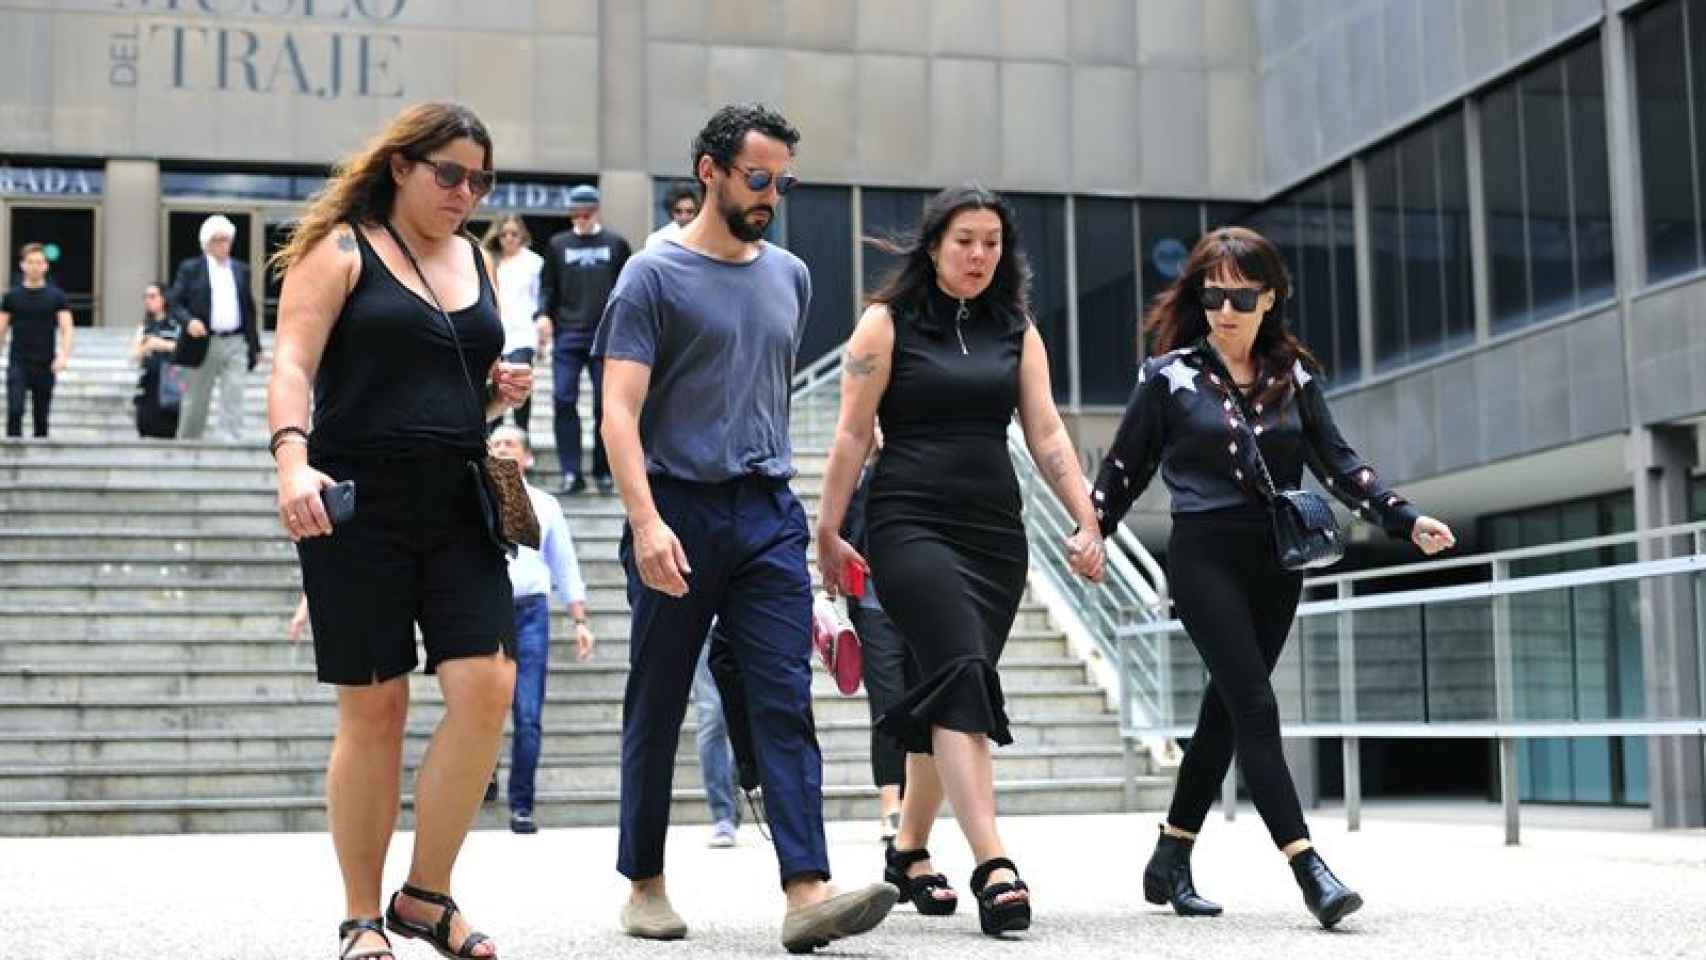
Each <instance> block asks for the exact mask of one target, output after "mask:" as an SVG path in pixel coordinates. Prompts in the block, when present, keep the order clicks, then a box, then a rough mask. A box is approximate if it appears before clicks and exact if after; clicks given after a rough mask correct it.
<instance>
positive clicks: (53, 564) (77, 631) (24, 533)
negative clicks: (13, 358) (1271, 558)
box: [0, 331, 1167, 836]
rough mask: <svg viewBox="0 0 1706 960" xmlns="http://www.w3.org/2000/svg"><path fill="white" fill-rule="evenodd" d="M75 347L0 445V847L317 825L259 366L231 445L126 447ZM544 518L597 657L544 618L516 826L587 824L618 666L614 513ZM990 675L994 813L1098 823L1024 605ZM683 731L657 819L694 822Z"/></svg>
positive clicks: (316, 742)
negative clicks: (45, 420)
mask: <svg viewBox="0 0 1706 960" xmlns="http://www.w3.org/2000/svg"><path fill="white" fill-rule="evenodd" d="M80 333H81V334H82V335H81V336H80V338H79V342H78V349H77V353H76V360H75V362H74V365H73V367H72V368H71V369H70V370H69V371H68V372H67V373H66V375H65V376H64V377H62V379H61V382H60V385H59V387H58V390H57V391H56V396H55V399H54V417H53V424H52V433H53V437H52V438H51V439H49V440H45V441H36V440H23V441H0V835H14V836H16V835H67V834H115V833H172V832H226V831H281V830H316V829H321V828H322V827H323V826H324V802H323V799H322V797H323V790H324V766H325V759H326V755H327V753H328V751H329V749H330V745H331V738H332V730H333V723H334V717H335V707H334V696H333V691H332V690H331V689H330V688H328V687H324V686H321V685H320V684H318V683H316V681H315V679H314V675H313V654H312V649H311V647H310V646H309V645H308V644H306V643H304V644H302V645H300V646H292V645H291V644H289V643H287V642H286V640H285V624H286V621H287V620H288V618H289V616H290V613H291V611H292V609H293V608H294V605H295V602H296V598H297V596H298V592H299V577H298V572H297V566H296V559H295V553H294V550H293V548H292V547H291V545H290V544H289V542H288V541H286V540H284V539H283V538H282V536H281V535H280V533H279V529H278V526H277V522H276V519H275V516H274V513H273V490H274V487H273V472H272V468H271V465H270V461H269V459H268V457H267V454H266V452H265V450H264V449H259V447H260V445H261V443H262V438H263V435H264V432H265V429H264V426H263V425H262V423H261V419H260V417H261V411H262V409H263V399H262V390H263V387H264V382H265V381H264V374H265V370H264V369H263V370H261V371H257V373H256V374H255V375H254V377H253V381H252V384H251V387H250V400H251V405H250V407H249V410H250V414H251V421H250V422H251V424H252V430H251V432H252V433H253V434H254V435H255V437H256V442H255V443H254V444H252V445H244V446H234V445H227V444H218V443H177V442H172V441H144V440H139V439H136V437H135V431H134V429H133V426H132V423H133V421H132V407H131V404H130V391H131V387H132V385H133V384H134V382H135V372H134V368H133V367H132V365H131V364H130V363H129V361H128V360H127V359H126V358H125V357H124V349H125V346H126V344H127V341H126V340H124V339H121V338H119V337H116V336H114V335H112V334H110V333H106V332H104V331H80ZM541 373H542V374H543V377H542V382H541V383H540V384H539V392H540V395H541V396H544V397H549V395H550V393H549V390H550V383H549V371H548V370H543V371H541ZM535 418H536V421H535V424H534V429H533V435H534V438H535V440H536V441H537V442H538V445H539V447H540V450H539V458H538V459H539V463H538V466H537V469H536V471H535V476H534V478H533V479H534V482H536V483H539V484H541V485H542V486H544V487H546V488H547V489H554V488H555V486H556V484H557V482H558V480H559V474H558V470H557V462H556V456H555V451H554V449H553V446H554V445H553V443H552V441H551V431H550V410H549V403H548V402H547V403H544V404H538V405H536V409H535ZM824 460H825V456H824V453H823V451H822V450H821V448H820V449H816V450H812V449H805V450H802V451H800V452H799V455H798V457H797V462H798V465H799V467H800V469H801V476H800V478H799V480H798V481H797V482H796V485H795V486H796V489H797V490H798V491H800V493H801V495H802V498H803V499H804V500H805V502H806V505H807V508H808V509H809V510H813V509H815V507H816V502H817V492H818V489H819V486H820V483H821V477H822V470H823V467H824ZM564 506H565V509H566V512H567V515H568V518H569V522H570V527H571V529H572V530H573V532H574V536H575V540H576V543H577V546H578V547H579V552H580V559H581V564H582V569H583V572H584V573H585V575H586V579H587V582H588V587H589V597H588V602H589V608H590V615H591V618H592V626H593V629H594V630H595V632H596V633H597V634H598V637H599V648H598V654H597V656H596V658H595V659H594V660H593V661H592V662H590V663H585V664H582V663H576V662H575V661H574V658H573V656H572V652H571V649H570V645H569V644H568V643H567V642H565V638H568V637H569V636H571V631H570V629H569V627H568V624H567V622H566V616H565V615H564V614H563V613H561V612H558V613H556V614H555V615H554V616H555V618H556V620H555V622H554V624H553V629H552V636H553V639H554V641H555V642H554V644H553V659H552V668H551V677H550V680H549V682H548V686H547V689H548V690H549V694H548V697H547V703H546V709H545V739H544V750H543V753H544V757H543V760H542V762H541V768H540V771H539V798H538V806H537V809H536V816H537V817H538V819H539V821H540V823H541V824H543V825H546V826H567V825H583V824H585V825H591V824H611V823H614V822H615V819H616V801H617V757H618V752H619V741H620V729H621V710H622V689H623V684H624V682H625V679H626V672H627V656H628V645H627V632H628V612H627V604H626V601H625V598H624V591H623V577H622V572H621V569H620V566H619V564H618V563H617V561H616V545H617V540H618V537H619V535H620V531H621V524H622V517H621V510H620V505H619V503H618V502H617V501H616V500H615V498H604V497H597V496H587V497H578V498H565V500H564ZM1002 672H1003V677H1004V681H1005V684H1006V687H1007V693H1008V698H1009V710H1010V713H1011V715H1012V716H1013V718H1014V720H1015V721H1016V722H1015V724H1014V730H1013V733H1014V737H1015V739H1016V741H1017V743H1016V745H1015V746H1014V747H1012V748H1008V749H1005V750H1001V751H999V752H998V757H999V760H998V764H997V767H996V776H997V779H998V781H999V784H998V794H999V803H1000V808H1001V810H1002V812H1004V813H1064V812H1090V811H1112V810H1118V809H1121V808H1122V805H1123V783H1122V779H1121V778H1122V775H1123V772H1124V764H1123V760H1122V754H1121V746H1120V741H1119V738H1118V734H1117V730H1116V722H1115V717H1114V715H1113V714H1112V713H1111V712H1109V710H1108V707H1107V702H1106V698H1105V696H1104V694H1103V692H1102V691H1101V690H1099V689H1098V688H1096V687H1095V686H1093V685H1092V684H1091V683H1090V681H1089V680H1088V678H1087V674H1086V671H1085V669H1084V666H1083V665H1082V663H1081V662H1080V661H1079V660H1077V659H1076V658H1075V657H1074V656H1072V654H1071V653H1070V652H1069V650H1068V648H1067V645H1066V642H1065V639H1064V637H1063V636H1062V634H1061V633H1060V631H1059V630H1058V629H1056V628H1055V627H1054V626H1053V625H1052V623H1051V622H1050V619H1049V617H1048V615H1047V612H1046V610H1045V609H1044V608H1043V607H1042V606H1041V605H1040V604H1039V603H1037V602H1036V601H1035V600H1034V599H1030V598H1027V601H1026V603H1025V605H1024V607H1023V608H1022V610H1021V613H1020V615H1019V620H1018V623H1017V625H1016V627H1015V632H1014V635H1013V637H1012V640H1011V642H1010V643H1009V644H1008V647H1007V654H1006V659H1005V662H1004V664H1003V671H1002ZM816 681H817V686H816V694H817V696H816V702H815V707H814V709H815V713H816V718H817V725H818V735H819V738H820V740H821V742H822V746H823V751H824V766H825V769H824V784H825V804H826V808H827V809H826V815H827V816H828V817H831V818H852V817H857V818H874V817H875V813H876V801H875V797H876V793H875V790H874V788H872V787H871V785H870V765H869V760H868V744H869V735H870V725H869V710H868V705H867V702H866V700H865V698H864V696H863V693H861V694H860V695H858V696H855V697H842V696H840V695H838V694H837V693H835V692H834V689H833V686H832V684H831V683H830V682H829V679H828V678H827V677H826V676H823V675H822V674H821V673H820V674H819V676H818V677H817V678H816ZM410 682H411V685H412V689H411V696H412V704H413V705H412V708H411V713H410V721H409V731H408V740H407V748H406V760H407V764H408V766H409V767H410V770H411V772H412V770H413V767H414V764H415V763H416V761H417V759H418V758H419V756H420V755H421V753H422V751H423V749H424V747H425V744H426V741H427V738H428V736H429V735H430V733H431V730H432V726H433V724H434V723H435V722H436V721H437V719H438V716H439V715H440V712H441V710H442V698H441V696H440V694H439V691H438V687H437V684H436V683H435V682H433V681H432V680H431V678H427V677H424V676H421V675H416V676H415V677H414V678H412V679H411V681H410ZM691 717H692V711H689V725H688V729H687V730H685V731H684V732H683V736H682V740H681V749H680V754H679V762H678V767H677V772H676V794H675V802H674V808H673V813H672V816H673V817H674V819H675V820H676V821H677V822H698V821H703V820H705V819H706V816H707V811H706V809H705V805H704V802H703V793H702V791H701V789H700V780H699V769H698V762H697V759H696V756H695V754H694V751H693V731H692V729H691V726H692V724H691ZM504 758H505V760H504V762H505V763H506V764H507V758H508V749H507V744H506V747H505V751H504ZM1138 763H1139V767H1140V769H1139V772H1140V773H1141V774H1143V776H1141V777H1140V779H1139V781H1138V782H1139V786H1140V791H1139V799H1140V803H1141V804H1142V805H1144V806H1154V805H1159V804H1160V803H1162V802H1163V801H1164V793H1165V790H1166V789H1167V783H1166V781H1165V780H1164V779H1163V778H1160V777H1155V776H1151V775H1149V772H1150V771H1149V767H1148V762H1147V760H1146V759H1145V758H1143V757H1141V756H1139V758H1138ZM412 779H413V778H412V777H410V778H409V779H408V780H407V781H405V782H406V783H412ZM408 818H409V802H408V800H407V799H405V821H407V820H408ZM503 822H504V817H503V814H502V811H501V805H493V806H489V807H488V808H487V809H486V811H485V812H484V813H483V815H482V820H481V823H482V825H483V826H487V827H491V826H498V825H500V824H501V823H503Z"/></svg>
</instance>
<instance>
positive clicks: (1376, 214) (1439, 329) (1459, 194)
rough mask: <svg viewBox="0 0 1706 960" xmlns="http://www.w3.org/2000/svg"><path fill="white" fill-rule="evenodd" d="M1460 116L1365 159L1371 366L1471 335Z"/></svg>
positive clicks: (1414, 356) (1412, 357)
mask: <svg viewBox="0 0 1706 960" xmlns="http://www.w3.org/2000/svg"><path fill="white" fill-rule="evenodd" d="M1466 163H1467V160H1466V153H1465V145H1464V138H1463V114H1462V113H1461V112H1459V111H1453V112H1451V113H1448V114H1446V115H1444V116H1442V117H1440V118H1438V119H1436V120H1432V121H1429V122H1428V123H1426V124H1424V125H1422V126H1421V127H1418V128H1416V129H1415V130H1412V131H1410V132H1409V133H1407V134H1405V135H1404V136H1403V137H1401V138H1399V139H1398V140H1396V141H1394V142H1393V143H1391V144H1388V145H1387V146H1385V147H1382V148H1380V149H1378V150H1375V151H1374V152H1372V153H1371V154H1369V157H1368V167H1367V173H1368V190H1369V208H1370V209H1369V213H1370V218H1369V223H1370V228H1371V229H1370V234H1371V240H1372V243H1373V251H1372V252H1373V260H1374V294H1375V296H1374V302H1375V321H1374V330H1375V365H1376V367H1378V368H1381V369H1387V368H1391V367H1395V366H1399V365H1402V364H1404V363H1410V362H1414V361H1416V360H1421V359H1423V358H1426V357H1429V356H1432V355H1434V354H1438V353H1440V352H1442V351H1444V350H1446V349H1448V348H1449V347H1452V346H1454V345H1457V344H1459V343H1463V342H1467V341H1468V340H1469V339H1470V337H1471V336H1472V335H1473V330H1474V317H1473V312H1472V311H1471V310H1470V307H1469V304H1470V289H1469V288H1470V282H1469V266H1468V264H1469V251H1468V244H1467V242H1466V240H1465V235H1464V230H1463V228H1462V226H1461V225H1462V224H1463V223H1464V222H1465V221H1466V220H1467V218H1468V209H1469V198H1468V189H1467V174H1466Z"/></svg>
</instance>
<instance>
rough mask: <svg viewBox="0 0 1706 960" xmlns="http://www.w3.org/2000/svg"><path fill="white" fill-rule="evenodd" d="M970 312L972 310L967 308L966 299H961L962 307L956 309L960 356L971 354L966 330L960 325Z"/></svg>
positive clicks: (955, 319) (955, 324)
mask: <svg viewBox="0 0 1706 960" xmlns="http://www.w3.org/2000/svg"><path fill="white" fill-rule="evenodd" d="M970 313H971V311H970V310H968V309H966V302H965V301H964V300H961V301H960V308H959V309H958V310H955V311H954V333H955V334H956V335H958V336H959V338H960V356H962V357H969V356H971V351H970V350H967V349H966V332H965V330H963V329H961V327H960V322H961V321H963V320H964V319H965V318H966V316H967V315H968V314H970Z"/></svg>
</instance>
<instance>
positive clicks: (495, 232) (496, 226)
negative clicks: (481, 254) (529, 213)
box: [480, 213, 533, 263]
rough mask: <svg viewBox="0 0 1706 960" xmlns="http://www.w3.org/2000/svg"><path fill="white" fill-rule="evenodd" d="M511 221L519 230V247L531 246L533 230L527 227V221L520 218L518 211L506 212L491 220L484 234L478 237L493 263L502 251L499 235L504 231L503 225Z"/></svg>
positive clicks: (507, 224)
mask: <svg viewBox="0 0 1706 960" xmlns="http://www.w3.org/2000/svg"><path fill="white" fill-rule="evenodd" d="M512 223H513V224H515V228H516V229H517V230H520V231H521V249H523V250H526V249H527V248H528V247H531V246H533V231H531V230H529V229H527V221H526V220H523V219H521V214H519V213H506V214H504V215H503V216H501V217H499V218H497V219H496V220H493V221H492V225H491V226H490V227H488V228H486V235H485V236H484V237H482V238H481V239H480V246H482V247H485V248H486V252H487V253H489V254H491V255H492V261H493V262H494V263H495V262H497V259H498V258H499V257H501V256H503V252H504V245H503V240H502V238H501V237H500V236H499V235H500V234H502V233H503V232H504V227H507V226H509V225H510V224H512Z"/></svg>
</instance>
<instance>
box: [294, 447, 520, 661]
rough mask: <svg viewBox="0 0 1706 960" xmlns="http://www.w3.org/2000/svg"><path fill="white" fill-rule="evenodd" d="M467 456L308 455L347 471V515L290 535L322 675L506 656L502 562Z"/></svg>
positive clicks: (507, 611) (333, 472)
mask: <svg viewBox="0 0 1706 960" xmlns="http://www.w3.org/2000/svg"><path fill="white" fill-rule="evenodd" d="M468 463H469V460H468V458H467V457H466V456H463V455H458V454H450V453H437V454H430V455H421V456H411V457H405V458H388V459H385V460H359V461H357V460H344V461H323V460H318V459H317V460H315V461H314V467H315V469H318V470H320V471H322V472H324V473H326V474H328V475H330V476H331V477H332V479H334V480H354V481H355V486H356V491H355V516H354V518H353V519H351V520H349V521H348V522H346V523H343V524H340V525H339V526H338V527H337V529H335V530H334V531H333V532H332V534H331V536H327V537H313V538H310V539H307V540H303V541H302V542H301V543H299V544H297V547H296V554H297V557H298V558H299V559H300V560H301V562H302V588H303V591H304V592H306V593H307V595H308V616H309V620H310V622H311V623H312V624H313V626H314V660H315V664H316V666H317V668H318V673H319V677H320V681H321V682H322V683H336V684H346V685H365V684H370V683H377V682H379V681H383V680H389V679H391V678H392V677H396V676H399V675H401V674H404V673H408V672H409V671H411V670H413V669H414V668H415V666H416V664H418V663H419V662H420V661H419V658H418V656H417V655H416V653H415V627H416V625H417V624H418V625H419V626H420V632H421V638H422V640H423V641H424V644H425V646H426V654H427V662H426V669H427V672H428V673H432V672H433V671H434V670H436V669H437V667H438V665H439V664H440V663H443V662H444V661H446V660H455V659H458V658H461V657H486V656H491V655H492V654H494V653H496V652H498V651H499V650H503V651H504V653H505V654H506V655H508V656H510V657H511V658H513V657H514V655H515V654H514V644H515V611H514V608H513V604H512V602H511V596H510V586H509V566H508V562H507V560H506V558H505V557H504V554H503V551H502V550H500V549H499V548H498V547H497V546H496V545H495V544H494V543H492V541H491V538H490V537H489V536H488V535H487V533H486V529H485V525H484V523H483V521H482V520H481V517H480V503H479V499H478V497H477V494H476V492H475V488H474V483H475V480H474V476H473V474H472V473H470V472H469V468H468Z"/></svg>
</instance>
